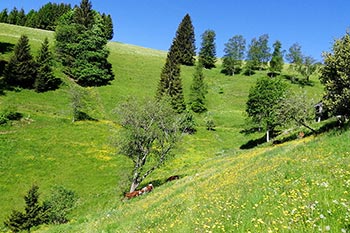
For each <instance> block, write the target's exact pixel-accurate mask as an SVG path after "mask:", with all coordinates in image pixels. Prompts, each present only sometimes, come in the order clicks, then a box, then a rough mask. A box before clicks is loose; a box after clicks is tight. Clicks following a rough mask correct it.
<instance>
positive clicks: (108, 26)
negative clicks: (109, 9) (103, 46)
mask: <svg viewBox="0 0 350 233" xmlns="http://www.w3.org/2000/svg"><path fill="white" fill-rule="evenodd" d="M102 19H103V24H104V27H103V29H104V32H105V34H106V39H107V40H112V39H113V35H114V32H113V21H112V17H111V15H106V14H105V13H103V14H102Z"/></svg>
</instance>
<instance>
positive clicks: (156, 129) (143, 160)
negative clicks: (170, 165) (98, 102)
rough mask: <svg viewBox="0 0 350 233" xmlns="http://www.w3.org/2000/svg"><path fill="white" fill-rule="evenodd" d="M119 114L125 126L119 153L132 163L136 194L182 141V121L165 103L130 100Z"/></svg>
mask: <svg viewBox="0 0 350 233" xmlns="http://www.w3.org/2000/svg"><path fill="white" fill-rule="evenodd" d="M117 113H118V115H119V118H120V120H119V121H120V124H121V125H122V126H123V131H122V132H121V139H120V140H118V148H119V153H121V154H123V155H125V156H127V157H129V158H130V159H131V160H132V161H133V164H134V166H133V171H132V184H131V187H130V192H133V191H134V190H135V189H136V188H137V187H138V186H139V184H140V183H141V182H142V181H143V180H144V179H145V178H146V177H147V176H148V175H150V174H151V173H152V172H153V171H154V170H155V169H157V168H159V167H160V166H161V165H163V164H164V162H165V161H166V160H167V159H168V158H169V156H170V153H171V150H172V149H173V148H174V146H175V145H176V142H177V141H178V139H179V133H180V130H179V125H180V118H179V115H178V114H176V113H175V112H174V111H173V110H172V108H171V106H169V104H168V103H167V102H166V101H146V102H145V103H139V102H137V101H135V100H129V101H127V102H125V103H123V104H122V105H121V106H120V107H119V108H118V109H117Z"/></svg>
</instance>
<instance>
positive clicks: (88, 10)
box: [74, 0, 94, 28]
mask: <svg viewBox="0 0 350 233" xmlns="http://www.w3.org/2000/svg"><path fill="white" fill-rule="evenodd" d="M74 21H75V23H77V24H78V25H83V26H84V27H85V28H90V27H91V26H92V24H93V23H94V12H93V10H92V4H91V2H90V1H89V0H82V1H81V2H80V6H79V7H76V9H75V15H74Z"/></svg>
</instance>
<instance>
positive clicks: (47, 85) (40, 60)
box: [34, 38, 62, 92]
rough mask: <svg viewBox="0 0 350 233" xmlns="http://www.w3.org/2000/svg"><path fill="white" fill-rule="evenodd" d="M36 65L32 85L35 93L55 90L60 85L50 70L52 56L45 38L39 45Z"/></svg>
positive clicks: (59, 81) (59, 80)
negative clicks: (35, 74)
mask: <svg viewBox="0 0 350 233" xmlns="http://www.w3.org/2000/svg"><path fill="white" fill-rule="evenodd" d="M36 63H37V76H36V79H35V83H34V88H35V91H36V92H45V91H48V90H55V89H57V88H58V86H59V85H60V84H61V82H62V81H61V79H59V78H56V77H55V76H54V74H53V69H52V54H51V52H50V50H49V40H48V39H47V38H45V40H44V42H43V43H42V45H41V49H40V51H39V54H38V57H37V58H36Z"/></svg>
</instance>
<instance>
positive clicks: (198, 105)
mask: <svg viewBox="0 0 350 233" xmlns="http://www.w3.org/2000/svg"><path fill="white" fill-rule="evenodd" d="M207 93H208V86H207V85H206V84H205V82H204V75H203V66H202V64H201V63H199V64H198V65H197V67H196V71H195V73H194V75H193V80H192V84H191V87H190V97H189V99H190V100H189V104H190V108H191V110H192V111H194V112H196V113H202V112H205V111H206V110H207V107H206V106H205V105H206V104H205V95H206V94H207Z"/></svg>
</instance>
